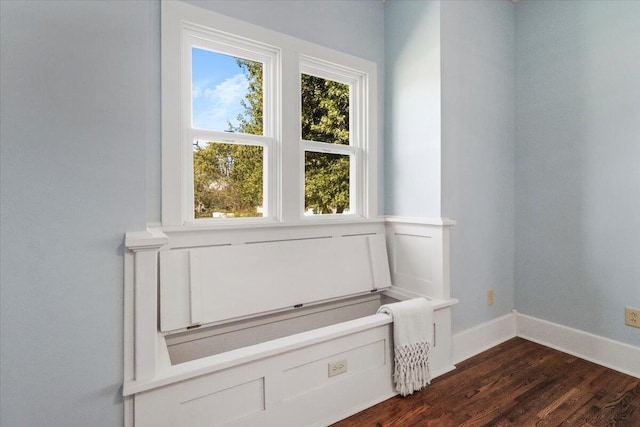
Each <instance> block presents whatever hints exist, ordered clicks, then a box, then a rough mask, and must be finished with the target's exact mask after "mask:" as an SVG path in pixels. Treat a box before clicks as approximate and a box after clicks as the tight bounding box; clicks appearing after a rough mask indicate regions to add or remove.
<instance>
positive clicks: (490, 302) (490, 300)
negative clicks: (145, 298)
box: [487, 289, 493, 305]
mask: <svg viewBox="0 0 640 427" xmlns="http://www.w3.org/2000/svg"><path fill="white" fill-rule="evenodd" d="M487 305H493V289H489V290H487Z"/></svg>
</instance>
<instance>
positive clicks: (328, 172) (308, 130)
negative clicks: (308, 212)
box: [193, 59, 349, 218]
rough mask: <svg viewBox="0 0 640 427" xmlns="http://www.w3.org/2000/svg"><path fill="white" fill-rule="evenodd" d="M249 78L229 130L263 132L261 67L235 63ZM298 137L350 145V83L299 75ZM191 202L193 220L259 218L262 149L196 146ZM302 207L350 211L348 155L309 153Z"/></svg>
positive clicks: (261, 191) (210, 144)
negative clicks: (239, 110)
mask: <svg viewBox="0 0 640 427" xmlns="http://www.w3.org/2000/svg"><path fill="white" fill-rule="evenodd" d="M237 63H238V66H239V67H241V68H242V69H243V71H244V74H245V76H246V78H247V83H248V91H247V94H246V96H245V98H244V100H243V101H242V106H243V107H244V111H243V113H242V114H240V115H239V116H238V125H237V126H235V127H234V126H232V125H231V123H229V126H228V129H227V131H229V132H242V133H247V134H253V135H262V134H263V91H262V87H263V85H262V64H260V63H257V62H253V61H247V60H243V59H238V60H237ZM301 82H302V83H301V93H302V116H301V127H302V138H303V139H305V140H310V141H317V142H324V143H330V144H345V145H348V144H349V87H348V85H345V84H342V83H338V82H334V81H331V80H326V79H323V78H320V77H315V76H310V75H306V74H303V75H302V79H301ZM193 159H194V160H193V161H194V202H195V216H196V218H204V217H211V216H212V215H213V214H214V212H222V213H224V214H226V215H230V214H231V215H233V216H260V215H261V213H259V212H258V207H260V206H262V203H263V181H262V176H263V168H264V164H263V163H264V162H263V149H262V147H255V146H248V145H238V144H225V143H219V142H209V143H203V144H201V143H195V144H194V152H193ZM304 185H305V208H306V209H310V208H311V209H313V210H314V213H316V214H319V213H332V212H337V213H342V212H343V211H344V210H345V209H348V208H349V156H346V155H338V154H328V153H317V152H310V151H307V152H306V154H305V183H304Z"/></svg>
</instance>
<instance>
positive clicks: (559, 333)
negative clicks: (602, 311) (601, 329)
mask: <svg viewBox="0 0 640 427" xmlns="http://www.w3.org/2000/svg"><path fill="white" fill-rule="evenodd" d="M516 324H517V335H518V336H519V337H522V338H524V339H527V340H529V341H533V342H536V343H538V344H542V345H545V346H547V347H551V348H553V349H556V350H559V351H562V352H563V353H568V354H571V355H573V356H577V357H579V358H581V359H584V360H588V361H589V362H593V363H597V364H598V365H602V366H604V367H607V368H610V369H613V370H616V371H618V372H622V373H623V374H627V375H631V376H634V377H636V378H640V347H636V346H633V345H630V344H626V343H622V342H619V341H614V340H612V339H609V338H604V337H601V336H598V335H594V334H591V333H589V332H584V331H580V330H578V329H573V328H569V327H568V326H563V325H559V324H557V323H552V322H548V321H546V320H542V319H538V318H535V317H531V316H527V315H525V314H521V313H516Z"/></svg>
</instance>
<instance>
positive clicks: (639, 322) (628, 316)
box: [624, 307, 640, 328]
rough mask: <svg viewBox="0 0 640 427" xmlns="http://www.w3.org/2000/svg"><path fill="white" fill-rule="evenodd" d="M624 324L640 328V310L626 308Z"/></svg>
mask: <svg viewBox="0 0 640 427" xmlns="http://www.w3.org/2000/svg"><path fill="white" fill-rule="evenodd" d="M624 324H625V325H628V326H633V327H636V328H640V308H631V307H625V308H624Z"/></svg>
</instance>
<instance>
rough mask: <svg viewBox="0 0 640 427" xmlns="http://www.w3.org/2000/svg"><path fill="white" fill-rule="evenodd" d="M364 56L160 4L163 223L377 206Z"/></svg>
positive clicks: (370, 68)
mask: <svg viewBox="0 0 640 427" xmlns="http://www.w3.org/2000/svg"><path fill="white" fill-rule="evenodd" d="M374 89H375V64H373V63H370V62H368V61H365V60H362V59H360V58H355V57H352V56H349V55H346V54H343V53H340V52H336V51H333V50H330V49H326V48H322V47H320V46H317V45H313V44H310V43H307V42H304V41H302V40H299V39H295V38H292V37H288V36H285V35H283V34H279V33H276V32H273V31H269V30H266V29H263V28H260V27H257V26H254V25H251V24H248V23H245V22H242V21H237V20H234V19H231V18H228V17H224V16H222V15H217V14H215V13H212V12H209V11H206V10H202V9H199V8H197V7H195V6H191V5H187V4H184V3H180V2H163V3H162V108H163V119H162V122H163V141H162V147H163V149H162V155H163V161H162V223H163V225H165V226H185V225H214V226H215V224H236V225H238V224H243V223H256V222H257V223H264V224H266V223H269V222H286V223H296V222H299V223H302V222H304V221H317V220H336V219H338V220H339V219H346V218H352V219H361V218H368V217H371V216H374V215H375V214H376V188H377V186H376V179H377V178H376V174H375V168H376V155H375V154H376V153H375V148H376V138H375V135H376V125H375V123H376V121H375V118H376V117H375V102H376V97H375V90H374Z"/></svg>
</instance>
